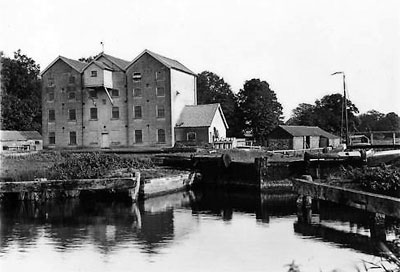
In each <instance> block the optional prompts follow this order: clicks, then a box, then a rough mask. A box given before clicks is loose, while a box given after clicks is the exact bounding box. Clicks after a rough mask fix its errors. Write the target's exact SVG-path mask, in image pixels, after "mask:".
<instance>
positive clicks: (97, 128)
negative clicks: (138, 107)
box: [82, 57, 129, 148]
mask: <svg viewBox="0 0 400 272" xmlns="http://www.w3.org/2000/svg"><path fill="white" fill-rule="evenodd" d="M99 61H102V62H105V63H107V64H108V65H109V66H111V67H112V68H113V69H114V71H113V72H112V73H111V72H110V75H112V81H113V83H112V86H113V89H116V90H118V91H119V96H117V97H112V101H113V104H111V101H110V99H109V97H108V95H107V94H106V91H105V89H104V88H103V87H99V88H95V90H96V94H97V98H93V99H91V98H89V90H90V89H84V93H83V102H84V103H83V105H82V107H83V131H84V141H83V142H84V146H86V147H103V148H105V147H119V146H121V147H122V146H128V145H129V142H128V136H127V125H128V115H127V112H128V109H127V103H126V101H127V90H126V87H125V84H126V83H125V82H126V76H125V72H124V71H122V70H120V69H119V68H118V67H117V66H115V65H114V64H113V63H111V62H110V61H109V60H108V59H106V58H104V57H101V58H100V59H99ZM94 67H98V66H96V65H95V66H94ZM86 71H90V69H89V68H88V69H87V70H85V72H86ZM108 91H109V93H110V95H111V90H110V89H108ZM113 107H118V108H119V118H118V119H115V118H112V108H113ZM90 108H97V120H91V119H90Z"/></svg>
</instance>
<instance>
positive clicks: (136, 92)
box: [133, 89, 142, 97]
mask: <svg viewBox="0 0 400 272" xmlns="http://www.w3.org/2000/svg"><path fill="white" fill-rule="evenodd" d="M133 96H134V97H142V89H133Z"/></svg>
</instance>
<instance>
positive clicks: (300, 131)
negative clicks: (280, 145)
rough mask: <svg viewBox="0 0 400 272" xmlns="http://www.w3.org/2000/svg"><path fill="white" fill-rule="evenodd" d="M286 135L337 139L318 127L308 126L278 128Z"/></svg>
mask: <svg viewBox="0 0 400 272" xmlns="http://www.w3.org/2000/svg"><path fill="white" fill-rule="evenodd" d="M279 127H280V128H282V129H283V130H285V131H286V132H287V133H289V134H290V135H292V136H294V137H298V136H323V137H325V138H328V139H334V138H339V137H338V136H336V135H333V134H331V133H329V132H326V131H325V130H323V129H321V128H319V127H309V126H279Z"/></svg>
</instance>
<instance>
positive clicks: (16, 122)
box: [1, 50, 42, 131]
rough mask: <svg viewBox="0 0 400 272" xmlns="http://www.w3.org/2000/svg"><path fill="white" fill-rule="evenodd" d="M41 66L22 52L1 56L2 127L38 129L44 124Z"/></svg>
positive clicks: (9, 128)
mask: <svg viewBox="0 0 400 272" xmlns="http://www.w3.org/2000/svg"><path fill="white" fill-rule="evenodd" d="M39 72H40V66H39V65H38V64H36V63H35V61H34V60H33V59H31V58H29V57H27V56H26V55H24V54H22V53H21V50H18V51H17V52H14V58H13V59H11V58H7V57H4V58H3V59H2V70H1V84H2V90H3V97H2V101H1V106H2V118H3V120H2V121H3V122H2V129H5V130H36V131H40V130H41V126H42V112H41V89H40V78H39Z"/></svg>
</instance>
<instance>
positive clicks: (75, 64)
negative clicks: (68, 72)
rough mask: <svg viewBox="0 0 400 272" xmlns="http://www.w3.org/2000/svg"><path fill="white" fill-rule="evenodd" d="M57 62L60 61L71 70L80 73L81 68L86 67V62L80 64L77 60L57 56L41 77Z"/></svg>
mask: <svg viewBox="0 0 400 272" xmlns="http://www.w3.org/2000/svg"><path fill="white" fill-rule="evenodd" d="M58 60H62V61H63V62H65V63H66V64H68V65H69V66H70V67H71V68H72V69H75V70H76V71H77V72H79V73H81V72H82V71H83V68H85V66H86V65H87V63H86V62H82V61H79V60H74V59H69V58H66V57H63V56H58V57H57V58H56V59H55V60H53V61H52V62H51V63H50V64H49V65H48V66H47V67H46V68H45V69H44V70H43V71H42V72H41V73H40V75H43V74H44V73H45V72H46V71H47V70H49V68H50V67H51V66H53V65H54V64H55V63H56V62H57V61H58Z"/></svg>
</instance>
